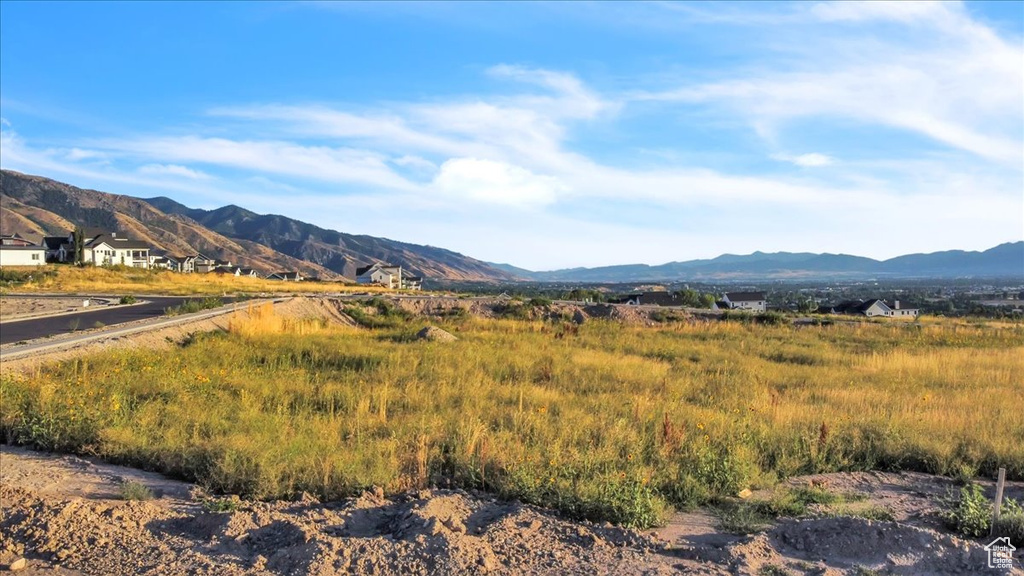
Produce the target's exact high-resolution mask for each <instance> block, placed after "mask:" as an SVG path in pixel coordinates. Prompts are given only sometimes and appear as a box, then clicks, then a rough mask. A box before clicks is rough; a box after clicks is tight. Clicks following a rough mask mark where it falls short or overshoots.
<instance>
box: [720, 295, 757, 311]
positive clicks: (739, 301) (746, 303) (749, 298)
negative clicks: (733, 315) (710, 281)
mask: <svg viewBox="0 0 1024 576" xmlns="http://www.w3.org/2000/svg"><path fill="white" fill-rule="evenodd" d="M722 302H723V303H725V307H726V308H729V309H730V310H749V311H751V312H764V311H766V310H768V299H767V298H766V297H765V294H764V292H726V293H725V297H724V298H722Z"/></svg>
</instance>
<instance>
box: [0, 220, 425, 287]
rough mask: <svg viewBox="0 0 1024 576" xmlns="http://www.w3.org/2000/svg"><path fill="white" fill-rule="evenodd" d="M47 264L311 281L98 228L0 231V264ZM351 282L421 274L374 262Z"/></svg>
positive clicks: (409, 282) (395, 283) (394, 280)
mask: <svg viewBox="0 0 1024 576" xmlns="http://www.w3.org/2000/svg"><path fill="white" fill-rule="evenodd" d="M49 263H66V264H74V263H80V264H85V265H92V266H128V267H131V268H146V269H165V270H170V271H172V272H179V273H182V274H223V275H228V276H239V277H241V276H246V277H250V278H265V279H267V280H281V281H286V282H301V281H303V280H315V278H308V277H305V276H303V275H302V273H301V272H297V271H294V270H293V271H278V272H271V273H268V274H261V273H260V272H259V271H257V270H255V269H253V268H246V267H243V266H237V265H234V264H232V263H231V262H230V261H227V260H219V259H216V258H210V257H208V256H205V255H203V254H200V253H196V254H186V255H178V254H169V253H167V252H165V251H163V250H158V249H155V248H153V247H151V246H150V245H149V244H147V243H146V242H142V241H139V240H133V239H131V238H128V237H127V236H125V235H123V234H121V233H119V232H112V231H108V230H101V229H78V230H74V231H72V232H69V233H68V235H67V236H46V237H44V238H43V239H42V243H39V244H37V243H35V242H32V241H31V240H28V239H26V238H23V237H21V236H19V235H18V234H4V235H0V266H43V265H45V264H49ZM356 276H357V277H356V282H358V283H359V284H367V285H374V286H383V287H385V288H391V289H395V290H420V289H421V288H422V285H423V278H422V277H420V276H415V275H413V274H412V273H410V272H409V271H407V270H403V269H402V267H401V266H395V265H392V264H387V263H379V262H378V263H375V264H370V265H368V266H364V267H361V268H359V269H358V270H357V272H356Z"/></svg>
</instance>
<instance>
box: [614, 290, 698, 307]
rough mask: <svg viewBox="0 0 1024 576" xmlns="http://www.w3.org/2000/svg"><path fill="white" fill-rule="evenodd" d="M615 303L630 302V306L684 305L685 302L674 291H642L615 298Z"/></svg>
mask: <svg viewBox="0 0 1024 576" xmlns="http://www.w3.org/2000/svg"><path fill="white" fill-rule="evenodd" d="M612 303H614V304H629V305H630V306H682V305H683V302H682V300H680V299H679V297H678V296H677V295H676V294H675V293H673V292H664V291H657V292H641V293H639V294H630V295H629V296H626V297H624V298H619V299H617V300H613V301H612Z"/></svg>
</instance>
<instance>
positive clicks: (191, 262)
mask: <svg viewBox="0 0 1024 576" xmlns="http://www.w3.org/2000/svg"><path fill="white" fill-rule="evenodd" d="M171 258H173V259H174V260H176V261H177V262H178V268H177V269H176V270H175V272H181V273H183V274H192V273H193V272H195V271H196V259H197V258H198V256H172V257H171Z"/></svg>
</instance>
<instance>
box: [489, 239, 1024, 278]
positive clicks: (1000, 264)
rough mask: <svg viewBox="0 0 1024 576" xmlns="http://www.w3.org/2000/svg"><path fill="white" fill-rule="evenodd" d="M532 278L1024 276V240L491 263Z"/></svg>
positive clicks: (520, 276) (515, 273)
mask: <svg viewBox="0 0 1024 576" xmlns="http://www.w3.org/2000/svg"><path fill="white" fill-rule="evenodd" d="M492 266H494V267H495V268H499V269H501V270H504V271H505V272H508V273H509V274H512V275H514V276H516V277H518V278H522V279H524V280H530V281H534V282H608V283H620V282H625V283H629V282H670V281H686V280H689V281H701V280H705V281H719V282H721V281H729V280H737V281H739V280H743V281H749V280H786V279H791V280H801V279H808V280H811V279H869V278H875V279H879V278H965V277H1007V278H1024V241H1019V242H1007V243H1005V244H1000V245H999V246H996V247H994V248H990V249H988V250H985V251H984V252H968V251H964V250H948V251H944V252H933V253H931V254H908V255H906V256H897V257H895V258H890V259H888V260H873V259H871V258H865V257H863V256H850V255H848V254H813V253H809V252H774V253H764V252H754V253H753V254H748V255H742V256H741V255H735V254H723V255H721V256H719V257H717V258H712V259H708V260H689V261H686V262H669V263H667V264H662V265H660V266H648V265H646V264H626V265H622V266H603V267H599V268H567V269H564V270H552V271H549V272H533V271H530V270H525V269H522V268H517V267H515V266H511V265H508V264H492Z"/></svg>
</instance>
